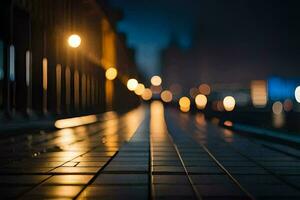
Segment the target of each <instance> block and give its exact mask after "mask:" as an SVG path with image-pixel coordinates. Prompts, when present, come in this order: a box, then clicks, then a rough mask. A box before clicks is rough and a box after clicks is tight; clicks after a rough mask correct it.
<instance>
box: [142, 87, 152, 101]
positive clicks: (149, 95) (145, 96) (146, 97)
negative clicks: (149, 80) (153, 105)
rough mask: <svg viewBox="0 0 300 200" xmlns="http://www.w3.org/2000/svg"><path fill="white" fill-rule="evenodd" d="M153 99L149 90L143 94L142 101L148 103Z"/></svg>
mask: <svg viewBox="0 0 300 200" xmlns="http://www.w3.org/2000/svg"><path fill="white" fill-rule="evenodd" d="M151 98H152V91H151V90H150V89H149V88H146V89H145V90H144V92H143V94H142V99H143V100H145V101H148V100H150V99H151Z"/></svg>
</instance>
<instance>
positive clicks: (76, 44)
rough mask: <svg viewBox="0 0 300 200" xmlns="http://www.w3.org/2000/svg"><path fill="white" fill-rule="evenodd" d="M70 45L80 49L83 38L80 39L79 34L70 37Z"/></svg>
mask: <svg viewBox="0 0 300 200" xmlns="http://www.w3.org/2000/svg"><path fill="white" fill-rule="evenodd" d="M68 44H69V46H70V47H72V48H77V47H79V46H80V44H81V38H80V36H79V35H77V34H72V35H70V37H69V38H68Z"/></svg>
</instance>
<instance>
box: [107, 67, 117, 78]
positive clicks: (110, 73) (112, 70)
mask: <svg viewBox="0 0 300 200" xmlns="http://www.w3.org/2000/svg"><path fill="white" fill-rule="evenodd" d="M117 75H118V71H117V69H116V68H113V67H110V68H108V69H107V70H106V72H105V77H106V78H107V79H108V80H114V79H115V78H116V77H117Z"/></svg>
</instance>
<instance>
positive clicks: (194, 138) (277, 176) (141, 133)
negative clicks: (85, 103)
mask: <svg viewBox="0 0 300 200" xmlns="http://www.w3.org/2000/svg"><path fill="white" fill-rule="evenodd" d="M0 150H1V154H0V157H1V159H0V191H1V197H2V198H3V199H16V198H18V199H300V160H299V158H300V151H299V150H297V149H294V148H291V147H288V146H285V145H280V144H275V143H272V142H267V141H262V140H258V139H255V138H251V137H245V136H243V135H239V134H236V133H234V132H232V131H230V130H227V129H222V128H220V127H217V126H215V125H213V124H211V123H209V122H207V121H205V119H204V116H203V115H202V114H196V115H189V114H184V113H180V112H179V111H177V110H175V109H172V108H164V107H163V105H162V104H161V103H160V102H152V104H151V105H150V106H149V107H148V106H142V107H140V108H138V109H136V110H133V111H131V112H128V113H126V114H124V115H121V116H119V115H117V114H115V113H107V114H105V115H103V117H102V119H101V120H100V121H99V122H97V123H94V124H90V125H85V126H79V127H76V128H66V129H61V130H59V131H55V132H51V133H46V132H43V131H41V132H40V133H39V134H30V133H28V132H26V131H24V134H21V135H18V136H13V137H8V138H7V137H6V138H2V139H1V140H0Z"/></svg>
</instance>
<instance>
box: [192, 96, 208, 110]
mask: <svg viewBox="0 0 300 200" xmlns="http://www.w3.org/2000/svg"><path fill="white" fill-rule="evenodd" d="M195 103H196V106H197V108H199V109H204V108H205V106H206V104H207V98H206V96H205V95H203V94H198V95H197V96H196V98H195Z"/></svg>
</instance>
